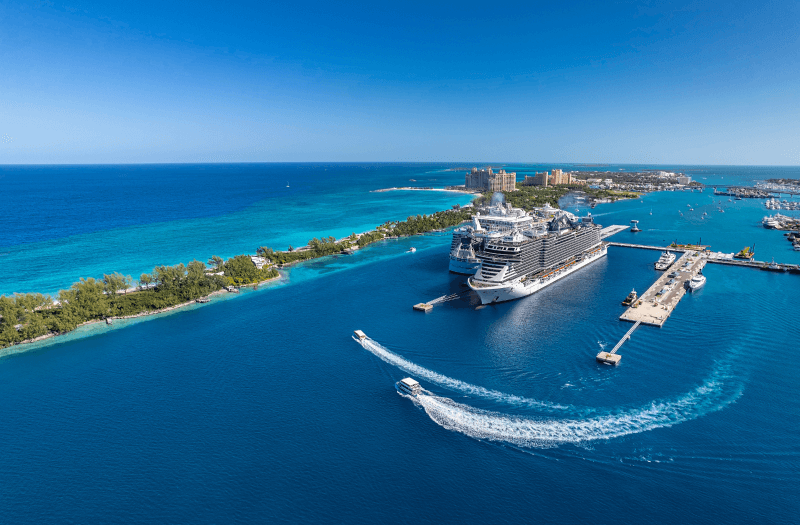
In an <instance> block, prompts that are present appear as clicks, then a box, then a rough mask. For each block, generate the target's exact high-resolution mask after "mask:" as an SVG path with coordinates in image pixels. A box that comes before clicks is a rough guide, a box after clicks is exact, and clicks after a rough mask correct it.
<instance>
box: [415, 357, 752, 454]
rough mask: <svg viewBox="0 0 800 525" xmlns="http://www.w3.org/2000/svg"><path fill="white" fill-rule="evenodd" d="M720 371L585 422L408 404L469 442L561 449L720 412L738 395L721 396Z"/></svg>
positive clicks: (444, 403)
mask: <svg viewBox="0 0 800 525" xmlns="http://www.w3.org/2000/svg"><path fill="white" fill-rule="evenodd" d="M724 375H726V374H724V373H723V372H722V371H718V372H717V373H716V374H714V377H712V378H711V379H709V380H708V381H706V382H705V383H703V384H702V385H701V386H699V387H697V388H696V389H695V390H692V391H691V392H689V393H686V394H684V395H681V396H679V397H676V398H674V399H669V400H662V401H653V402H652V403H650V404H649V405H645V406H643V407H639V408H633V409H627V410H622V411H619V412H616V413H609V414H606V415H602V416H596V417H591V418H573V419H544V418H530V417H520V416H512V415H508V414H501V413H498V412H491V411H487V410H480V409H477V408H473V407H470V406H467V405H464V404H461V403H456V402H455V401H453V400H451V399H448V398H445V397H438V396H434V395H428V394H421V395H419V396H417V397H415V398H414V402H415V403H417V404H418V405H420V406H421V407H422V408H423V409H424V410H425V412H426V413H427V414H428V416H429V417H430V418H431V419H432V420H433V421H434V422H436V423H437V424H438V425H440V426H442V427H444V428H446V429H448V430H454V431H456V432H461V433H462V434H466V435H467V436H470V437H472V438H475V439H485V440H489V441H501V442H505V443H509V444H512V445H516V446H519V447H524V448H548V447H553V446H557V445H561V444H567V443H571V444H580V443H584V442H588V441H596V440H605V439H612V438H619V437H622V436H626V435H629V434H636V433H640V432H647V431H649V430H655V429H657V428H665V427H671V426H673V425H677V424H679V423H683V422H685V421H689V420H692V419H696V418H698V417H701V416H703V415H705V414H708V413H709V412H714V411H717V410H721V409H722V408H724V407H725V406H727V405H728V404H729V403H731V402H733V401H734V400H736V399H737V398H738V397H739V395H741V389H739V390H737V391H734V392H732V393H726V391H725V390H726V389H725V388H723V387H724V379H723V376H724Z"/></svg>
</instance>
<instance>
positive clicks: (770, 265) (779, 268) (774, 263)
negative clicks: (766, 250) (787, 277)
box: [767, 258, 784, 272]
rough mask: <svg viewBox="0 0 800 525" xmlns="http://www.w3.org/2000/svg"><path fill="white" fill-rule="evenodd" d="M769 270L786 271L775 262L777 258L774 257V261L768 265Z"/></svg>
mask: <svg viewBox="0 0 800 525" xmlns="http://www.w3.org/2000/svg"><path fill="white" fill-rule="evenodd" d="M767 270H770V271H772V272H782V271H784V269H783V266H781V265H780V264H778V263H776V262H775V259H774V258H773V259H772V262H771V263H770V264H768V265H767Z"/></svg>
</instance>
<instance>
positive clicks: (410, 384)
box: [394, 377, 422, 396]
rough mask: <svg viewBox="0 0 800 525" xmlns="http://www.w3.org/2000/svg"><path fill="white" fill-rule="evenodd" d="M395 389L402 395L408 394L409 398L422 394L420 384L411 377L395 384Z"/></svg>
mask: <svg viewBox="0 0 800 525" xmlns="http://www.w3.org/2000/svg"><path fill="white" fill-rule="evenodd" d="M394 387H395V388H396V389H397V391H398V392H400V393H401V394H406V395H408V396H416V395H418V394H419V393H420V392H422V387H421V386H420V384H419V382H418V381H416V380H415V379H411V378H410V377H407V378H405V379H401V380H400V381H398V382H397V383H395V384H394Z"/></svg>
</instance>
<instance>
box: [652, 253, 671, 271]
mask: <svg viewBox="0 0 800 525" xmlns="http://www.w3.org/2000/svg"><path fill="white" fill-rule="evenodd" d="M674 262H675V254H674V253H672V252H670V251H669V250H667V251H665V252H662V253H661V257H659V258H658V261H656V270H666V269H667V268H669V267H670V266H671V265H672V263H674Z"/></svg>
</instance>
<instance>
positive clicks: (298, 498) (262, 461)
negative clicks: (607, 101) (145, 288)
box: [0, 164, 800, 523]
mask: <svg viewBox="0 0 800 525" xmlns="http://www.w3.org/2000/svg"><path fill="white" fill-rule="evenodd" d="M452 167H456V166H448V165H392V164H390V165H363V166H358V165H324V166H323V165H303V164H299V165H221V166H204V167H202V169H200V168H198V169H197V170H196V169H195V168H196V167H191V166H163V167H156V166H147V167H112V166H109V167H92V168H88V169H86V170H83V169H82V168H80V167H69V168H65V167H36V168H21V167H6V168H3V171H2V172H0V173H2V174H3V175H4V177H3V178H2V179H0V184H7V183H8V181H9V179H10V180H13V181H14V185H13V186H9V187H12V188H13V191H12V193H14V195H13V196H12V197H11V199H12V202H13V203H16V204H18V205H22V203H24V202H26V201H27V202H29V199H30V198H32V197H30V196H34V195H44V194H48V198H50V199H51V202H50V203H49V205H47V206H44V205H43V206H42V207H41V208H39V212H38V213H37V212H34V211H30V210H29V211H27V212H25V213H27V214H28V215H24V216H23V215H20V216H17V215H15V214H14V213H12V212H10V211H8V210H6V212H5V213H6V214H7V215H6V216H5V217H4V218H3V219H4V222H8V223H9V224H10V225H11V227H10V228H8V229H7V230H6V231H5V232H3V234H2V235H3V236H4V237H3V242H2V243H0V245H2V246H4V248H3V249H2V251H5V252H9V253H10V254H14V255H12V256H9V255H6V259H5V261H4V262H5V263H6V264H5V265H4V269H5V270H6V271H5V272H3V275H2V281H0V282H2V289H3V290H13V291H48V290H57V289H58V288H59V287H64V286H67V285H68V284H69V282H70V279H72V276H73V275H78V276H97V275H98V274H97V273H96V272H97V271H100V272H101V273H102V271H105V272H108V271H115V270H121V269H123V268H130V269H129V270H128V271H129V272H136V271H140V270H138V268H140V267H141V268H143V270H141V271H145V270H147V269H148V268H150V267H152V266H153V265H155V264H160V263H171V262H179V261H185V260H186V259H187V258H195V257H196V258H200V259H201V260H203V259H204V258H208V257H209V256H210V255H212V254H218V255H233V254H236V253H241V252H242V251H249V252H250V253H252V252H253V251H254V249H255V247H257V246H259V245H263V244H268V245H269V243H272V244H273V245H275V246H276V247H281V244H291V243H296V244H295V245H299V244H301V243H303V242H304V241H305V240H307V239H308V238H310V237H314V236H321V235H329V234H333V235H336V236H340V234H342V235H344V234H347V233H349V232H350V231H364V230H366V229H369V228H371V227H374V226H375V225H377V224H379V223H381V222H384V221H385V220H387V219H392V218H394V219H397V218H405V216H407V215H411V214H416V213H430V212H431V211H435V210H436V209H444V208H445V207H448V206H450V205H452V204H456V203H459V202H460V203H464V202H466V200H467V199H466V198H465V197H463V196H459V195H455V194H448V193H437V192H410V191H407V192H384V193H371V192H370V190H373V189H378V188H383V187H391V186H400V185H405V184H415V183H416V184H418V185H426V186H427V185H430V186H439V187H441V186H444V185H446V184H455V183H457V182H458V181H459V179H460V178H461V177H463V175H459V173H458V172H452V171H443V170H445V169H447V168H452ZM564 167H569V166H566V165H565V166H564ZM507 168H517V169H520V168H525V169H531V170H537V169H538V170H541V169H544V168H547V166H542V165H536V166H513V165H509V166H507ZM612 169H618V167H613V168H612ZM326 170H327V172H332V173H327V172H326ZM118 171H119V172H122V173H125V174H126V176H125V177H124V178H132V179H136V178H140V181H139V184H136V183H135V182H125V183H123V187H124V188H129V189H131V190H132V189H133V188H135V187H147V190H148V191H146V192H144V193H142V194H141V195H139V197H140V198H141V202H140V203H139V205H138V206H137V205H136V203H135V200H132V199H130V195H128V193H127V191H122V192H120V193H119V194H114V196H109V197H108V199H110V200H108V201H104V200H103V198H102V195H103V194H104V193H106V194H108V193H114V192H113V191H112V189H113V187H114V185H113V184H112V181H113V180H114V176H113V175H112V174H113V173H117V172H118ZM686 171H687V172H689V173H691V174H693V176H695V178H698V179H699V180H701V179H700V177H703V176H706V177H708V179H707V180H714V179H712V178H713V177H719V178H720V181H722V182H723V183H724V181H725V180H729V177H730V178H734V177H736V178H737V180H742V181H752V180H757V179H765V178H770V177H794V178H798V177H800V170H798V168H746V167H691V168H686ZM198 172H199V173H198ZM289 173H294V174H295V175H296V176H295V177H292V176H291V175H288V174H289ZM35 174H38V175H35ZM748 177H749V178H748ZM287 178H288V179H289V184H290V188H285V186H286V182H287V180H286V179H287ZM424 178H428V179H437V180H435V181H434V180H431V181H429V182H428V181H426V182H423V179H424ZM409 179H416V182H409ZM26 180H27V181H28V182H27V183H26V182H25V181H26ZM42 181H45V182H42ZM48 181H49V182H48ZM70 181H71V182H70ZM192 181H194V182H195V183H196V186H194V187H193V189H191V190H187V191H185V192H184V191H180V188H182V187H184V185H185V184H189V185H191V183H192ZM215 181H222V182H224V183H225V184H221V185H219V186H217V185H216V182H215ZM303 181H305V182H303ZM701 182H706V181H704V180H701ZM27 185H30V187H28V186H27ZM48 185H49V186H50V187H51V188H53V189H54V190H53V191H55V189H58V188H71V190H70V191H72V192H73V193H71V195H73V197H72V198H71V200H70V202H71V203H72V204H70V202H64V201H62V200H60V199H59V198H58V197H57V196H55V195H49V193H48V192H47V191H46V187H47V186H48ZM165 187H166V188H173V189H174V191H166V190H164V188H165ZM80 188H83V189H84V191H83V192H82V191H81V190H80ZM202 188H206V190H203V189H202ZM208 188H215V190H214V192H213V194H212V195H207V193H208V191H209V190H208ZM256 188H258V189H256ZM264 188H268V189H264ZM162 190H163V191H162ZM283 190H287V192H288V191H291V192H293V193H291V194H286V195H284V194H282V193H281V192H282V191H283ZM18 192H22V193H27V195H28V196H29V197H28V198H26V197H24V196H22V195H18V194H17V193H18ZM89 193H90V194H91V195H88V194H89ZM204 195H205V196H204ZM717 200H718V201H719V200H720V199H717ZM158 201H163V202H162V203H161V204H159V202H158ZM642 201H643V202H642ZM711 201H712V198H710V196H709V192H706V193H704V194H700V193H695V194H691V193H657V194H651V195H647V196H644V197H643V199H641V201H640V200H636V201H625V202H618V203H612V204H602V205H598V206H597V207H596V208H595V209H593V210H583V211H591V212H592V213H593V214H594V216H595V217H596V221H597V222H599V223H601V224H604V225H610V224H627V223H628V222H629V221H630V220H632V219H637V220H639V221H640V227H641V228H642V229H643V230H644V231H642V232H640V233H638V234H633V233H630V232H628V231H625V232H622V233H620V234H617V235H616V236H614V237H613V238H612V239H613V240H616V241H621V242H626V241H627V242H640V243H660V242H663V240H665V239H666V240H668V241H670V240H674V239H675V238H677V239H678V240H680V241H691V242H695V241H697V240H698V239H697V237H699V236H702V241H703V243H704V244H710V245H711V246H712V249H715V250H720V251H727V252H730V251H734V250H739V249H741V247H743V246H745V245H752V244H753V243H754V242H755V243H756V252H757V258H758V259H762V260H763V259H764V258H766V259H769V258H771V257H774V258H775V260H776V261H779V262H793V263H797V262H800V259H798V258H797V254H796V252H793V251H792V250H791V246H790V244H789V243H788V242H786V241H785V240H784V238H783V236H782V235H781V233H780V232H775V231H767V230H765V229H764V228H762V227H761V225H760V218H761V217H762V216H763V215H767V214H768V213H767V212H766V210H764V209H763V204H762V201H758V200H753V201H749V200H743V201H735V202H728V201H727V199H725V200H724V201H723V202H717V203H712V202H711ZM114 203H117V204H119V206H129V207H128V208H125V209H124V210H121V209H119V208H118V207H117V206H115V205H114ZM204 203H205V204H204ZM687 203H688V204H691V205H692V206H693V207H694V209H695V212H698V210H700V209H705V208H703V206H706V207H707V209H708V210H709V211H708V217H709V218H707V219H702V218H699V217H702V211H700V213H699V216H695V215H691V216H689V217H687V213H686V210H688V209H689V208H688V207H687V206H686V204H687ZM564 204H565V205H566V204H568V203H566V202H565V203H564ZM569 204H574V203H569ZM437 206H438V208H437ZM720 206H722V207H724V209H725V213H721V212H719V211H717V210H718V209H719V207H720ZM578 207H579V208H580V206H578ZM683 208H685V210H684V209H683ZM92 210H95V211H92ZM97 210H102V211H97ZM651 210H652V215H650V211H651ZM679 211H681V212H683V213H684V216H683V217H681V215H680V214H679ZM98 213H100V214H101V215H100V216H98ZM787 214H791V212H788V213H787ZM45 215H46V216H45ZM103 215H104V216H103ZM723 216H724V219H723ZM20 217H22V218H20ZM58 217H63V220H56V219H57V218H58ZM23 218H24V220H23ZM237 225H238V227H240V228H241V229H242V235H241V236H239V235H238V233H239V232H237V230H236V227H237ZM209 232H213V233H209ZM223 233H224V235H223ZM131 239H137V240H136V245H135V246H136V250H130V251H129V250H116V249H114V248H113V247H114V246H125V245H126V242H127V241H128V240H130V242H133V241H132V240H131ZM148 240H152V241H153V245H149V244H148ZM449 243H450V236H449V234H432V235H425V236H417V237H412V238H404V239H400V240H397V241H385V242H382V243H377V244H376V245H373V246H370V247H369V248H367V249H364V250H360V251H359V252H358V253H357V254H356V255H354V256H333V257H328V258H324V259H319V260H315V261H311V262H309V263H306V264H303V265H299V266H296V267H293V268H292V269H291V270H289V271H288V272H286V274H285V275H284V276H283V277H282V279H281V280H280V281H278V282H276V283H274V284H272V285H270V286H267V287H264V288H262V289H260V290H258V291H250V292H248V293H242V294H240V295H239V296H230V297H224V298H222V299H219V300H216V301H214V302H212V303H211V304H209V305H204V306H198V307H193V308H190V309H186V310H181V311H176V312H171V313H169V314H164V315H160V316H154V317H152V318H146V319H142V318H140V319H136V320H131V321H127V322H117V323H115V324H114V325H113V326H111V327H109V326H106V325H100V324H97V325H90V326H88V327H84V328H82V329H79V330H78V331H76V332H73V333H71V334H69V335H67V336H63V337H60V338H57V339H56V340H51V341H47V342H43V343H38V344H36V345H35V346H33V347H32V349H31V350H30V351H27V352H25V353H20V354H15V355H11V356H8V357H5V358H3V359H0V396H2V398H3V399H4V403H2V404H0V420H2V421H3V425H2V426H1V427H0V443H1V444H2V448H1V449H0V450H2V452H0V483H2V486H3V487H4V491H3V496H2V497H0V515H2V516H3V520H4V521H5V522H8V523H28V522H36V523H63V522H104V523H115V522H125V523H131V522H135V523H164V522H181V523H185V522H193V523H194V522H215V523H229V522H237V523H239V522H270V523H272V522H291V523H297V522H326V523H327V522H337V523H342V522H343V523H376V522H385V521H389V520H404V521H408V522H420V523H427V522H442V523H455V522H477V521H482V522H488V523H519V522H559V523H585V522H589V521H591V522H593V523H636V522H669V523H722V522H725V523H745V522H748V523H749V522H763V523H796V522H798V519H797V516H798V515H799V514H800V500H799V499H798V498H797V494H798V491H799V490H800V446H799V445H798V441H797V435H798V430H800V427H799V425H798V421H800V399H799V398H798V396H797V395H796V390H797V384H798V380H800V372H798V370H800V366H798V365H800V363H798V361H800V357H798V354H797V352H796V351H795V350H796V347H797V345H796V335H795V333H794V330H793V328H794V325H795V324H796V320H797V317H798V313H800V306H798V303H797V298H798V293H800V278H798V276H797V275H790V274H777V273H772V272H764V271H758V270H752V269H746V268H731V267H726V266H720V265H711V264H709V265H707V266H706V268H705V270H704V274H705V275H706V276H707V278H708V281H707V284H706V286H705V287H704V288H703V289H701V290H700V291H699V292H698V293H695V294H691V295H689V296H687V297H685V298H684V299H683V301H681V303H680V305H679V306H678V307H677V309H676V310H675V312H674V313H673V314H672V316H671V317H670V319H669V320H668V321H667V322H666V324H665V325H664V327H663V328H660V329H658V328H653V327H640V328H639V329H638V330H637V331H636V332H635V333H634V334H633V336H632V338H631V340H630V341H628V342H627V343H626V344H625V345H624V346H623V347H622V349H621V350H620V354H622V356H623V359H622V362H621V364H620V365H619V366H618V367H609V366H603V365H598V364H597V363H596V362H595V360H594V356H595V354H596V353H597V352H598V351H600V350H601V349H603V348H609V345H611V346H613V345H614V344H615V343H616V342H617V341H618V340H619V338H620V337H621V336H622V335H623V334H624V333H625V332H626V331H627V329H628V328H629V327H630V325H629V324H628V323H624V322H621V321H619V320H618V316H619V315H620V314H621V313H622V312H623V310H624V307H622V306H621V305H620V301H621V300H622V299H623V298H624V297H625V296H626V295H627V293H628V292H629V291H630V289H631V288H636V289H637V290H639V291H643V290H645V289H646V288H647V287H648V286H649V285H650V284H651V283H652V282H653V281H654V280H655V278H656V277H657V275H658V273H657V272H656V271H655V270H654V269H653V262H654V261H655V260H656V259H657V258H658V252H653V251H647V250H635V249H629V248H617V247H611V248H610V249H609V252H608V256H607V257H606V258H605V259H603V260H601V261H599V262H597V263H594V264H592V265H591V266H589V267H587V268H585V269H583V270H581V271H579V272H577V273H575V274H572V275H570V276H568V277H566V278H564V279H562V280H561V281H559V282H557V283H555V284H554V285H552V286H550V287H548V288H546V289H544V290H542V291H541V292H539V293H537V294H535V295H533V296H530V297H528V298H525V299H522V300H519V301H515V302H510V303H503V304H499V305H492V306H487V307H483V308H477V306H478V304H477V301H476V299H475V297H473V296H471V295H469V294H468V293H466V292H465V287H464V282H465V278H464V277H462V276H456V275H453V274H449V273H448V272H447V253H448V248H449ZM108 244H111V245H112V248H109V247H108V246H107V245H108ZM411 246H414V247H416V248H417V251H416V252H415V253H409V252H408V249H409V248H410V247H411ZM84 250H85V252H84ZM92 250H96V251H95V252H94V253H93V252H92ZM26 252H27V253H29V254H30V257H33V256H36V257H45V258H47V259H48V260H49V261H50V264H49V266H50V268H52V272H47V271H46V269H39V268H38V266H37V265H38V264H39V262H36V263H35V264H34V263H33V262H31V261H29V260H28V259H27V258H26V257H25V255H24V254H25V253H26ZM209 252H211V253H209ZM64 254H68V256H70V257H77V260H72V259H65V258H64V257H65V255H64ZM762 254H763V255H762ZM100 255H103V256H104V257H108V259H104V265H103V268H106V266H109V267H108V268H106V269H104V270H98V269H99V268H100V265H99V263H97V261H96V260H97V259H101V257H100ZM147 257H152V258H153V260H149V262H148V260H147ZM42 264H45V263H42ZM28 265H31V266H33V268H29V269H28V270H26V269H25V267H26V266H28ZM450 294H459V295H460V296H461V298H459V299H457V300H453V301H449V302H445V303H442V304H440V305H438V306H436V307H435V308H434V310H433V311H432V312H431V313H428V314H423V313H420V312H414V311H412V309H411V305H412V304H414V303H417V302H420V301H423V300H431V299H433V298H436V297H440V296H443V295H450ZM355 329H360V330H363V331H364V332H366V333H367V335H368V336H369V337H370V341H369V342H368V343H367V344H365V345H364V346H363V347H362V345H360V344H358V343H356V342H355V341H354V340H353V339H352V338H351V334H352V332H353V330H355ZM407 376H411V377H415V378H416V379H418V380H419V381H420V382H421V383H422V386H423V387H424V388H425V389H426V390H427V391H428V393H426V394H425V395H424V396H421V397H420V399H419V400H417V401H416V402H414V401H412V400H410V399H408V398H406V397H403V396H400V395H399V394H398V393H397V392H396V391H395V389H394V386H393V383H394V382H395V381H397V380H399V379H401V378H403V377H407Z"/></svg>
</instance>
